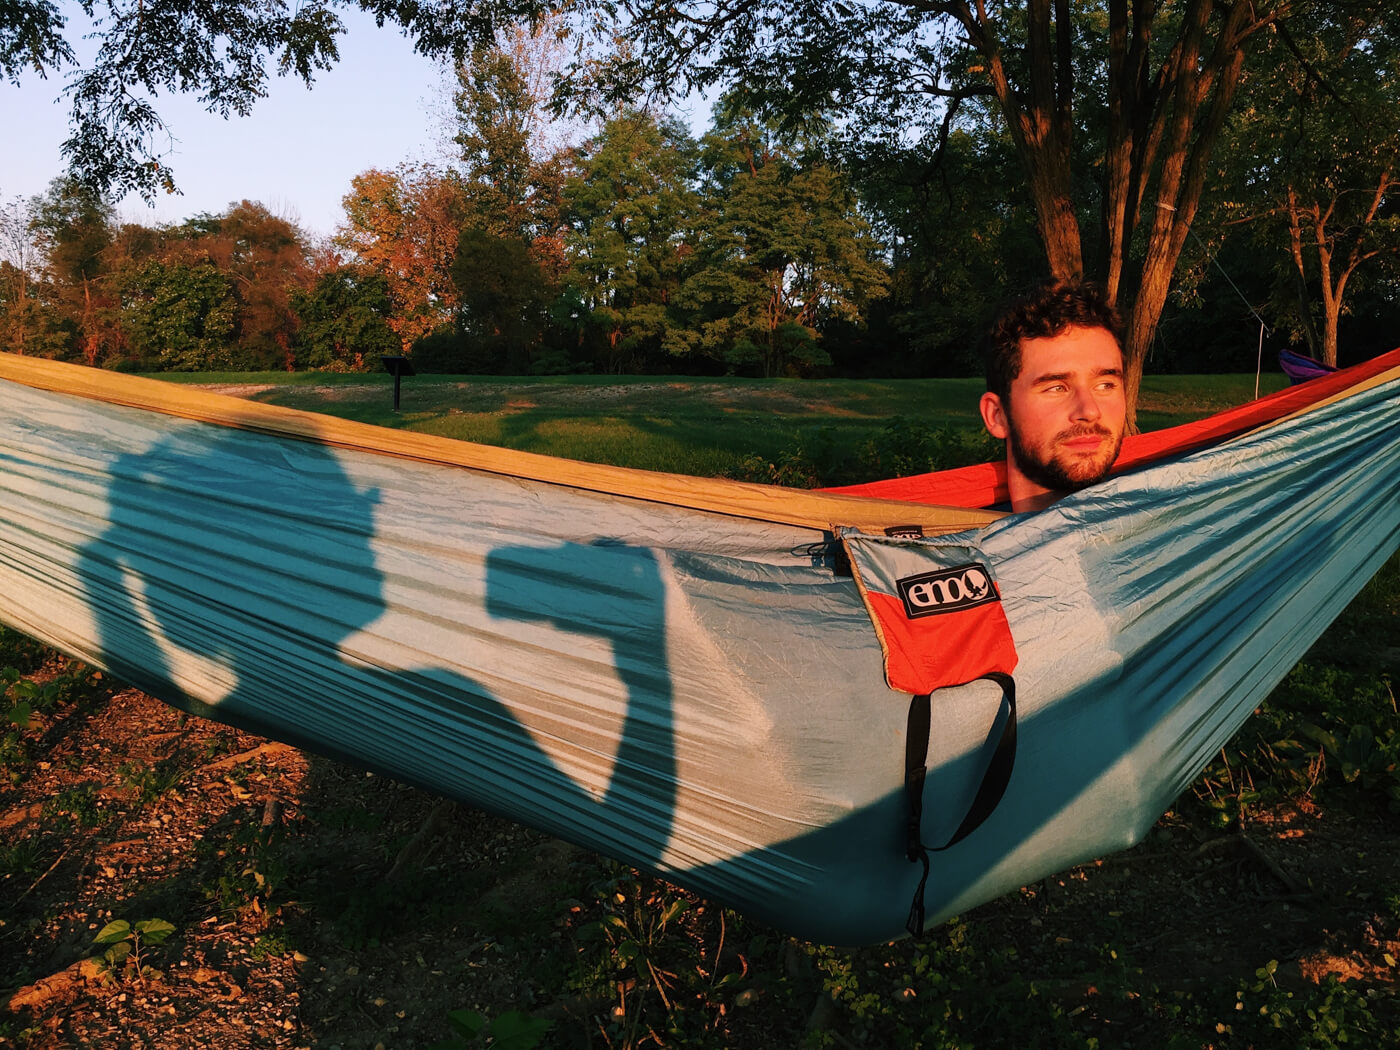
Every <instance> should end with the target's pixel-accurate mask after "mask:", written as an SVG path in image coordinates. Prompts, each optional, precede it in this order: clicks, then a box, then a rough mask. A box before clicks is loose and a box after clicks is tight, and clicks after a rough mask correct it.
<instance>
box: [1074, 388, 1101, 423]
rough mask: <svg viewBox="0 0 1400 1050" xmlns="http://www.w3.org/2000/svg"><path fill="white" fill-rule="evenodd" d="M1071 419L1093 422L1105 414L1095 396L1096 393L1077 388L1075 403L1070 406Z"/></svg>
mask: <svg viewBox="0 0 1400 1050" xmlns="http://www.w3.org/2000/svg"><path fill="white" fill-rule="evenodd" d="M1070 408H1071V412H1072V414H1071V416H1070V418H1071V419H1074V420H1086V421H1089V422H1092V421H1094V420H1096V419H1098V418H1099V416H1101V415H1102V414H1103V410H1102V409H1101V408H1100V407H1099V399H1098V398H1096V397H1095V396H1094V391H1093V390H1092V389H1090V388H1088V387H1077V388H1076V389H1075V392H1074V403H1073V404H1072V405H1071V406H1070Z"/></svg>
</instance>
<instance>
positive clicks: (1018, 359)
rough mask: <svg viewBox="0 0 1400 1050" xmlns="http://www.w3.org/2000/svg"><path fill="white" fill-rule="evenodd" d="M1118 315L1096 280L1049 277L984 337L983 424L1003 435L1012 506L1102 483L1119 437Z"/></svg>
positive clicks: (1024, 507) (1046, 501)
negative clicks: (985, 371) (1072, 280)
mask: <svg viewBox="0 0 1400 1050" xmlns="http://www.w3.org/2000/svg"><path fill="white" fill-rule="evenodd" d="M1121 330H1122V323H1121V321H1120V319H1119V317H1118V313H1117V311H1116V310H1114V308H1113V307H1112V306H1111V305H1110V304H1109V303H1108V301H1107V300H1106V299H1105V298H1104V295H1103V292H1102V291H1101V290H1099V288H1098V287H1097V286H1095V285H1092V284H1088V283H1085V282H1071V281H1049V282H1046V283H1044V284H1041V285H1039V286H1038V287H1036V288H1035V289H1034V290H1032V291H1031V292H1029V293H1027V294H1026V295H1024V296H1022V297H1021V298H1019V299H1017V300H1016V301H1014V302H1012V303H1011V304H1010V305H1008V306H1007V307H1006V308H1005V309H1004V310H1003V311H1002V312H1001V314H1000V315H999V316H998V317H997V319H996V321H995V322H994V323H993V325H992V328H991V331H990V332H989V333H988V336H987V349H986V362H987V392H986V393H985V394H983V395H982V400H981V404H980V408H981V412H982V422H983V423H984V424H985V426H986V428H987V431H988V432H989V433H990V434H991V435H992V436H993V437H997V438H1004V439H1005V440H1006V475H1007V488H1008V490H1009V492H1010V496H1011V509H1012V510H1014V511H1030V510H1040V509H1042V508H1043V507H1047V506H1049V505H1050V504H1051V503H1054V502H1055V501H1056V500H1058V499H1060V498H1061V497H1063V496H1066V495H1068V494H1069V493H1071V492H1076V491H1078V490H1079V489H1082V488H1084V487H1085V486H1087V485H1092V484H1094V483H1095V482H1097V481H1102V480H1103V479H1104V478H1105V477H1106V476H1107V475H1108V472H1109V470H1111V469H1112V467H1113V464H1114V461H1115V460H1117V458H1118V450H1119V448H1120V447H1121V445H1122V443H1123V430H1124V427H1125V419H1126V404H1125V401H1124V396H1123V352H1122V348H1121V343H1120V341H1119V337H1118V333H1119V332H1120V331H1121Z"/></svg>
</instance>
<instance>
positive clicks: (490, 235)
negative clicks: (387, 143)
mask: <svg viewBox="0 0 1400 1050" xmlns="http://www.w3.org/2000/svg"><path fill="white" fill-rule="evenodd" d="M542 33H543V34H545V35H547V33H548V30H547V29H546V30H543V31H542V32H537V33H530V32H528V31H526V30H524V29H517V30H516V31H515V32H513V33H502V34H500V35H499V36H498V39H497V40H496V41H494V42H492V43H491V44H482V45H479V46H478V47H476V48H475V49H474V50H473V51H472V52H471V54H470V55H469V56H468V57H467V58H466V59H465V60H464V61H463V62H462V63H461V64H460V65H459V67H458V70H457V80H458V90H457V92H456V95H455V98H454V106H455V116H456V134H455V135H454V142H455V143H456V145H457V148H458V158H457V163H456V170H457V172H458V175H459V178H460V183H461V187H462V197H463V209H462V214H461V232H460V236H459V240H458V244H457V258H456V261H455V263H454V264H453V267H454V275H455V280H456V283H457V288H458V291H459V302H460V305H461V310H460V313H459V316H458V328H459V331H460V333H461V335H462V336H463V337H464V338H465V339H466V340H467V342H468V343H469V344H471V345H470V346H469V347H468V348H467V350H468V356H469V359H470V360H471V361H472V362H473V366H474V367H477V368H487V369H490V370H493V371H494V370H500V369H505V370H507V371H526V370H529V369H531V368H532V367H533V363H532V359H533V357H534V355H535V353H536V351H537V350H538V349H539V348H540V345H541V340H542V336H543V332H544V328H545V324H546V321H547V312H546V309H547V306H548V304H549V302H550V301H551V300H552V299H554V297H555V296H556V295H557V294H558V291H559V287H560V281H561V279H562V276H563V271H564V268H565V253H564V246H563V233H564V224H563V219H562V211H561V209H562V198H561V195H562V192H563V183H564V177H565V167H566V155H565V153H564V151H563V150H561V149H558V148H555V147H554V146H553V145H552V140H551V137H550V136H549V135H548V134H547V133H546V129H547V128H548V127H549V114H548V113H547V111H546V109H545V101H546V99H545V97H544V89H543V84H542V82H541V75H542V73H543V72H544V71H543V70H542V69H541V68H539V67H540V65H541V63H548V62H549V61H550V52H549V50H548V49H547V48H545V47H544V46H543V44H544V43H545V42H547V41H546V40H542Z"/></svg>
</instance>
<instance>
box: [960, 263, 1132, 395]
mask: <svg viewBox="0 0 1400 1050" xmlns="http://www.w3.org/2000/svg"><path fill="white" fill-rule="evenodd" d="M1071 327H1078V328H1104V329H1107V330H1108V332H1109V333H1110V334H1111V335H1112V336H1113V338H1114V339H1115V340H1117V342H1118V344H1119V346H1122V344H1123V320H1122V318H1121V317H1119V315H1118V311H1117V310H1116V309H1114V307H1113V305H1112V304H1111V303H1109V301H1108V297H1107V296H1106V295H1105V294H1104V292H1103V289H1102V288H1100V287H1099V286H1098V285H1096V284H1094V283H1093V282H1092V281H1062V280H1055V279H1052V280H1048V281H1042V282H1041V283H1040V284H1037V285H1035V286H1034V287H1033V288H1031V289H1030V290H1028V291H1026V292H1024V293H1023V294H1022V295H1020V296H1018V297H1017V298H1015V299H1013V300H1012V301H1010V302H1009V303H1007V304H1006V305H1005V306H1003V307H1002V309H1001V310H1000V312H998V314H997V318H996V320H995V321H993V322H992V327H991V329H990V330H989V331H988V332H987V340H986V346H985V348H984V356H985V360H986V367H987V389H988V390H990V391H991V392H992V393H994V394H996V395H997V397H999V398H1001V400H1002V402H1003V403H1006V402H1007V401H1008V400H1009V398H1010V395H1011V381H1012V380H1013V379H1015V378H1016V377H1017V376H1018V375H1019V374H1020V372H1021V340H1023V339H1046V338H1049V337H1050V336H1054V335H1059V334H1060V333H1061V332H1063V331H1064V330H1065V329H1066V328H1071Z"/></svg>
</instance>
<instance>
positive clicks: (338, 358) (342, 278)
mask: <svg viewBox="0 0 1400 1050" xmlns="http://www.w3.org/2000/svg"><path fill="white" fill-rule="evenodd" d="M291 303H292V307H293V309H295V310H296V313H297V317H298V319H299V320H300V328H299V330H298V332H297V340H296V360H297V364H298V365H299V366H302V367H305V368H330V369H339V370H345V371H359V370H361V369H363V368H366V367H368V366H369V363H370V362H369V361H368V360H367V359H369V358H374V357H377V356H379V355H381V354H393V353H396V352H397V351H398V350H399V340H398V337H397V336H396V335H395V334H394V330H393V329H392V328H391V327H390V326H389V316H390V312H391V310H392V307H391V304H390V301H389V286H388V282H386V281H385V279H384V276H383V275H382V274H379V273H376V272H374V271H373V270H370V269H369V268H368V267H364V266H353V265H352V266H338V267H335V268H334V269H331V270H328V271H326V272H324V273H322V274H321V275H320V276H319V277H318V278H317V279H316V281H315V283H314V285H313V286H312V287H311V288H310V289H306V290H301V289H296V290H293V291H292V292H291Z"/></svg>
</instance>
